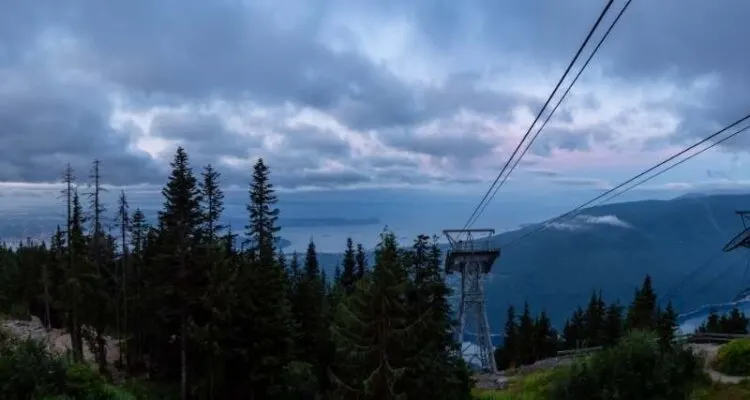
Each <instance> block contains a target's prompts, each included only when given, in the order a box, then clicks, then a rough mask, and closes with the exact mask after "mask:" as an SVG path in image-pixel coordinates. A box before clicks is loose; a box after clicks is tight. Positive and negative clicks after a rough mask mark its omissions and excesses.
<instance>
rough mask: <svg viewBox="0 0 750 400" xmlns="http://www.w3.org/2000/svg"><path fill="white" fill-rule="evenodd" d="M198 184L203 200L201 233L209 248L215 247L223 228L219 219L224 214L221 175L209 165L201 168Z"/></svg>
mask: <svg viewBox="0 0 750 400" xmlns="http://www.w3.org/2000/svg"><path fill="white" fill-rule="evenodd" d="M201 177H202V180H201V182H200V191H201V197H202V200H203V205H202V206H203V226H202V233H203V234H204V235H205V241H206V242H207V243H208V245H209V248H212V247H214V246H216V244H217V240H218V239H219V237H220V236H221V231H222V230H223V229H224V226H223V225H221V222H220V218H221V215H222V213H223V212H224V192H223V191H222V190H221V186H220V179H221V174H220V173H219V172H218V171H216V170H215V169H214V168H213V167H212V166H211V164H209V165H207V166H205V167H204V168H203V172H202V173H201Z"/></svg>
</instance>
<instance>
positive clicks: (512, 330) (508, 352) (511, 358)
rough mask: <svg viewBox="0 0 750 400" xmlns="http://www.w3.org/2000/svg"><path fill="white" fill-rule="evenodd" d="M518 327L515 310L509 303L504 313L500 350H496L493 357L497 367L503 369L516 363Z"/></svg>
mask: <svg viewBox="0 0 750 400" xmlns="http://www.w3.org/2000/svg"><path fill="white" fill-rule="evenodd" d="M518 329H519V328H518V321H516V310H515V308H514V307H513V305H510V306H508V310H507V311H506V313H505V331H504V335H503V346H502V351H500V352H496V357H495V362H496V363H498V369H501V370H503V369H506V368H509V367H510V368H512V367H515V366H516V364H517V363H518V355H519V354H518V351H519V336H518ZM498 353H499V354H498ZM497 355H500V356H501V357H497Z"/></svg>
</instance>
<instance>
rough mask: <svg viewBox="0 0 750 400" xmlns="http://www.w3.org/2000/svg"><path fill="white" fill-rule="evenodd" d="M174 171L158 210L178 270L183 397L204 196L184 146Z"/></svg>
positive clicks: (183, 394)
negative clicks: (195, 252)
mask: <svg viewBox="0 0 750 400" xmlns="http://www.w3.org/2000/svg"><path fill="white" fill-rule="evenodd" d="M170 165H171V167H172V173H171V175H170V177H169V181H168V182H167V184H166V186H165V187H164V189H162V196H163V197H164V208H163V210H162V211H160V212H159V223H160V226H161V228H162V235H163V238H164V239H165V245H166V248H165V250H166V251H168V252H169V253H166V254H169V255H168V256H167V260H165V261H166V262H167V264H169V265H170V266H171V267H172V268H174V270H175V272H176V273H175V274H174V275H175V276H176V279H175V285H174V286H175V287H174V293H175V294H176V296H177V298H176V299H175V301H176V302H177V304H180V305H179V312H178V315H179V334H178V337H179V339H180V345H179V346H180V394H181V398H182V399H183V400H185V399H187V398H188V395H189V393H188V390H189V387H188V369H189V368H188V346H189V338H188V326H189V325H190V324H191V321H190V315H191V314H190V309H191V307H192V305H193V304H194V303H195V299H196V298H197V297H198V296H200V295H201V294H202V293H200V289H198V288H196V287H195V283H196V282H195V280H196V279H197V278H198V277H199V276H201V275H202V274H200V273H199V272H198V271H196V270H195V265H191V264H193V261H194V260H192V259H191V251H192V249H194V248H195V246H196V244H197V240H198V237H199V233H200V226H201V223H202V212H201V208H200V204H201V200H202V199H201V196H200V191H199V189H198V183H197V180H196V178H195V176H194V175H193V171H192V169H191V168H190V164H189V160H188V155H187V153H186V152H185V150H184V149H183V148H182V147H178V148H177V152H176V154H175V156H174V159H173V161H172V163H171V164H170Z"/></svg>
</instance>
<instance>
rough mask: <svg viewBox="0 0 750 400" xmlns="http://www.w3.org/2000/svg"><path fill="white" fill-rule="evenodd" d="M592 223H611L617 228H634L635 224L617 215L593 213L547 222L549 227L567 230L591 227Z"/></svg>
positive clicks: (610, 224)
mask: <svg viewBox="0 0 750 400" xmlns="http://www.w3.org/2000/svg"><path fill="white" fill-rule="evenodd" d="M592 225H609V226H614V227H617V228H628V229H630V228H633V226H632V225H631V224H630V223H628V222H626V221H623V220H621V219H620V218H618V217H617V216H616V215H601V216H593V215H585V214H579V215H576V216H575V217H573V218H570V219H567V220H564V221H559V222H550V223H548V224H547V226H548V227H549V228H553V229H558V230H567V231H579V230H584V229H589V228H591V226H592Z"/></svg>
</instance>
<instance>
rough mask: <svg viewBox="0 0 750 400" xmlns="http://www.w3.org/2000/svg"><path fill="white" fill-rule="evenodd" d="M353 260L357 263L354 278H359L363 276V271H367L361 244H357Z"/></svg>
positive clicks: (365, 257)
mask: <svg viewBox="0 0 750 400" xmlns="http://www.w3.org/2000/svg"><path fill="white" fill-rule="evenodd" d="M354 260H355V261H356V264H357V266H356V268H355V270H354V276H355V280H360V279H362V278H363V277H364V276H365V272H367V255H366V254H365V249H364V247H362V244H357V254H356V255H355V257H354Z"/></svg>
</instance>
